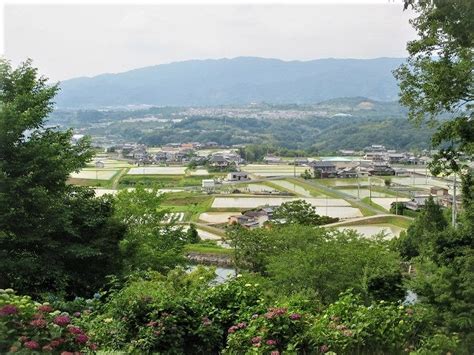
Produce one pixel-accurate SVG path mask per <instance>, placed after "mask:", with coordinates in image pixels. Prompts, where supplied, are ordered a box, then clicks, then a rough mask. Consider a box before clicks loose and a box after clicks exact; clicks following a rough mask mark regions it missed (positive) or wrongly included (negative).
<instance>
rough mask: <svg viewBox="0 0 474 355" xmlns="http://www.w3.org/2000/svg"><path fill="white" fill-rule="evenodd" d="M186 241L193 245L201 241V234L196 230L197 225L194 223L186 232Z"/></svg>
mask: <svg viewBox="0 0 474 355" xmlns="http://www.w3.org/2000/svg"><path fill="white" fill-rule="evenodd" d="M186 241H187V242H188V243H191V244H196V243H199V242H200V241H201V238H200V237H199V233H198V231H197V229H196V225H195V224H194V223H191V224H190V225H189V229H188V230H187V231H186Z"/></svg>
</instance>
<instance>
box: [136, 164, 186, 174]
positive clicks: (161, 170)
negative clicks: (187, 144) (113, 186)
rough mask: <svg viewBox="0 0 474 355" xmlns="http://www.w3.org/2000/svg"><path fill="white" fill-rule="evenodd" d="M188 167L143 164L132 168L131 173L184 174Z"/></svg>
mask: <svg viewBox="0 0 474 355" xmlns="http://www.w3.org/2000/svg"><path fill="white" fill-rule="evenodd" d="M185 172H186V167H184V166H143V167H137V168H131V169H130V170H129V171H128V174H129V175H184V174H185Z"/></svg>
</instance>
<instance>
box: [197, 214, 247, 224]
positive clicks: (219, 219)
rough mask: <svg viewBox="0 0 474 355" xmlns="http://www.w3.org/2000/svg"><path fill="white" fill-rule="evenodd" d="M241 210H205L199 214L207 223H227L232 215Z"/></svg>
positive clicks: (201, 219)
mask: <svg viewBox="0 0 474 355" xmlns="http://www.w3.org/2000/svg"><path fill="white" fill-rule="evenodd" d="M237 214H239V212H204V213H201V214H200V215H199V220H200V221H203V222H206V223H227V221H228V218H229V217H230V216H234V215H237Z"/></svg>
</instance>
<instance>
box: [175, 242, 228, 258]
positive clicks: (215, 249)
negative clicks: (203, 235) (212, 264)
mask: <svg viewBox="0 0 474 355" xmlns="http://www.w3.org/2000/svg"><path fill="white" fill-rule="evenodd" d="M184 251H185V252H187V253H198V254H210V255H228V256H231V255H233V253H234V250H233V249H229V248H223V247H221V246H219V245H217V244H212V243H210V242H207V241H206V242H200V243H196V244H187V245H185V246H184Z"/></svg>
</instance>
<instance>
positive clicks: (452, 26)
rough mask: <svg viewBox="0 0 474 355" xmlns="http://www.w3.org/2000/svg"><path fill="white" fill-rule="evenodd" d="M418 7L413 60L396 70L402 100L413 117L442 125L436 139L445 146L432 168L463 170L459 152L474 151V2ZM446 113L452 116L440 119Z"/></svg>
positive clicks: (454, 0) (440, 2)
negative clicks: (445, 119) (473, 110)
mask: <svg viewBox="0 0 474 355" xmlns="http://www.w3.org/2000/svg"><path fill="white" fill-rule="evenodd" d="M414 9H415V11H416V12H417V14H418V16H417V17H416V18H414V19H413V20H411V23H412V25H413V27H414V28H415V29H416V30H417V32H418V38H417V39H415V40H413V41H411V42H408V45H407V50H408V52H409V54H410V56H409V58H408V63H407V64H404V65H402V66H401V67H400V68H399V69H398V70H396V71H395V76H396V78H397V79H398V80H399V83H400V90H401V95H400V102H401V104H403V105H404V106H406V107H407V108H408V109H409V112H408V115H409V118H410V119H411V120H413V121H415V122H417V123H421V122H424V121H428V122H431V123H432V124H434V125H437V130H436V132H435V134H434V135H433V137H432V143H433V146H434V147H441V148H442V149H441V151H440V154H439V155H438V156H437V159H435V161H434V162H433V164H432V166H433V171H435V172H436V173H439V172H440V171H441V170H445V171H460V168H461V166H460V164H459V155H460V154H461V153H464V154H468V155H472V154H474V121H473V119H472V118H473V116H472V115H473V112H472V108H473V105H472V100H473V99H474V96H473V82H474V80H473V79H474V78H473V72H474V54H473V50H472V48H473V47H474V22H473V20H472V18H474V3H473V2H472V1H470V0H452V1H444V0H435V1H419V2H416V5H414ZM447 114H449V117H450V119H449V120H447V121H442V122H437V121H436V120H437V119H438V118H439V116H441V115H444V116H446V115H447Z"/></svg>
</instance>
